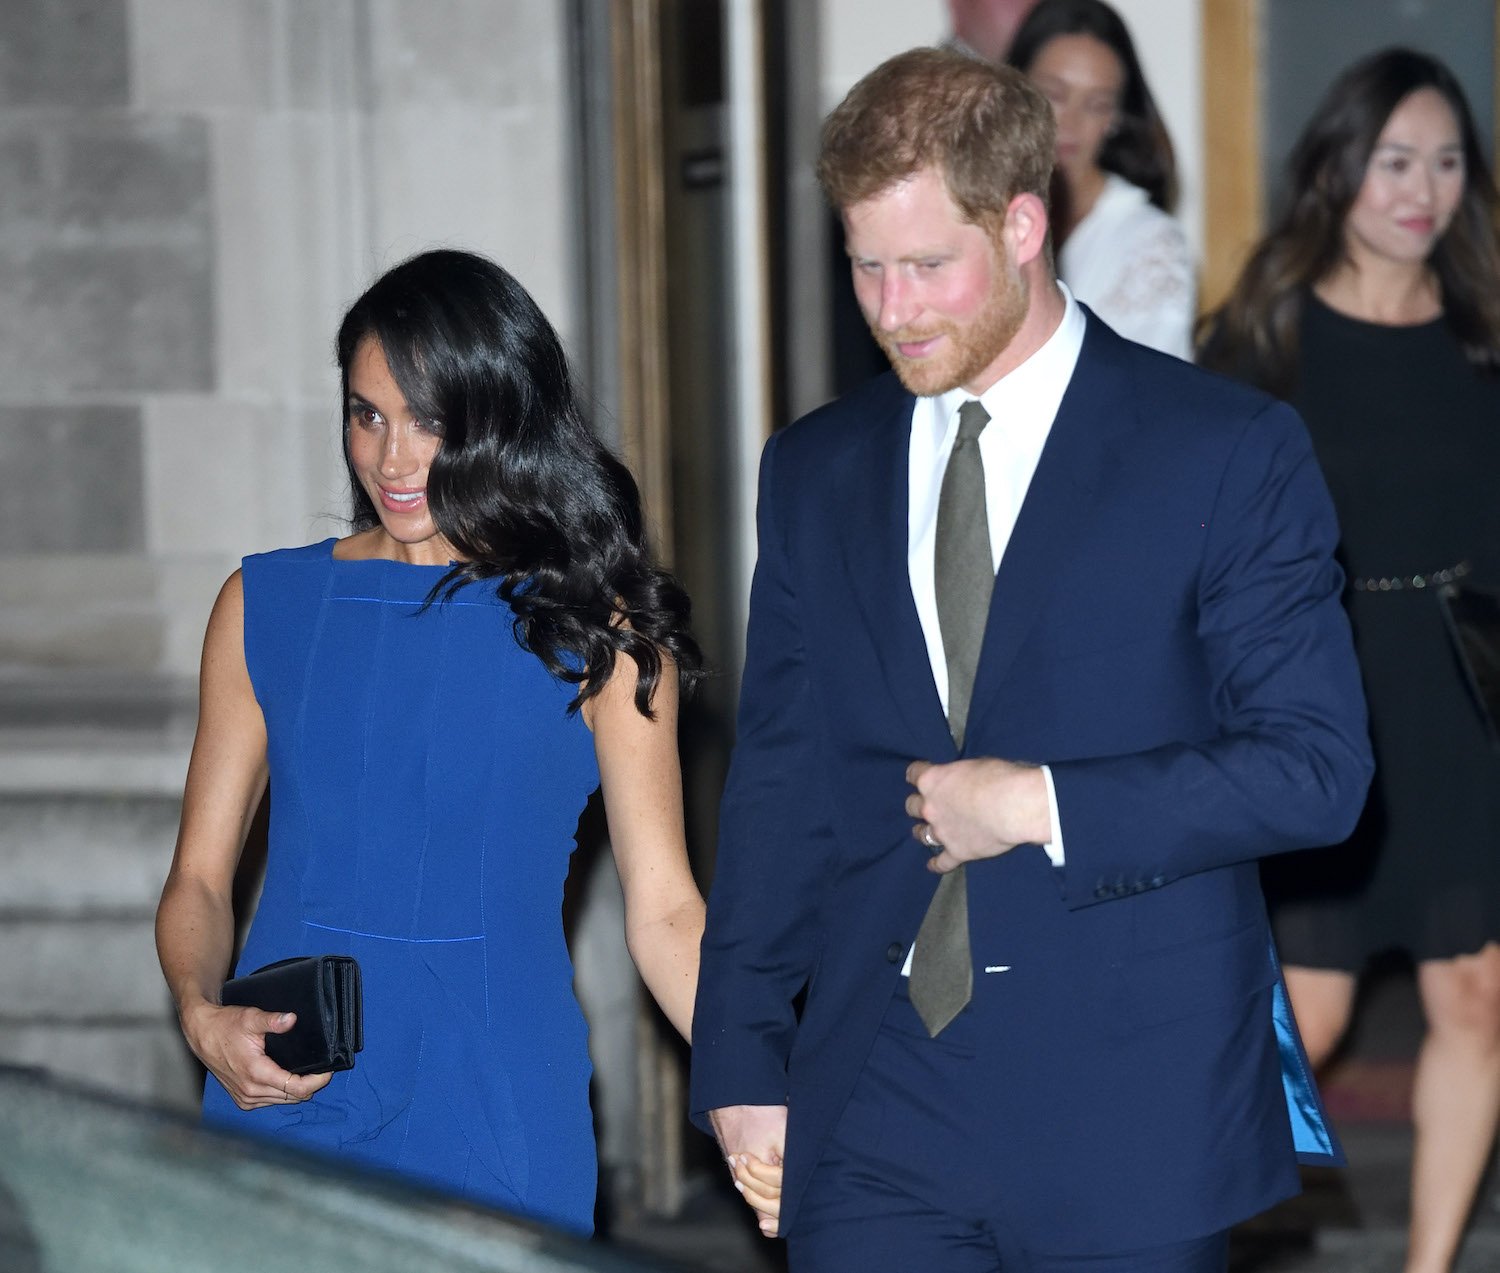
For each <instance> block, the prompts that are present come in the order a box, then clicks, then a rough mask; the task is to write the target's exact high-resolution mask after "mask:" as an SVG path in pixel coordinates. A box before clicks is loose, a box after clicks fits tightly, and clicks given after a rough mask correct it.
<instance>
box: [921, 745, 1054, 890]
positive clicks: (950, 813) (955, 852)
mask: <svg viewBox="0 0 1500 1273" xmlns="http://www.w3.org/2000/svg"><path fill="white" fill-rule="evenodd" d="M906 781H907V782H909V783H911V785H912V786H913V787H915V788H916V791H915V792H914V793H913V794H911V795H909V796H907V798H906V812H907V813H908V814H910V815H911V817H912V818H914V819H915V820H916V825H915V826H914V827H913V828H912V835H914V836H915V837H916V838H917V839H918V840H919V841H920V842H921V843H922V844H923V845H924V846H925V847H926V848H927V850H928V851H929V852H930V853H932V855H933V857H932V860H931V861H930V862H928V863H927V869H928V870H929V871H933V872H935V873H937V874H939V875H945V874H947V873H948V872H949V871H951V870H953V869H954V868H955V867H957V866H960V865H962V864H963V863H965V862H973V861H975V860H976V859H978V858H990V857H998V856H999V855H1000V854H1002V853H1009V852H1010V850H1011V849H1013V848H1015V847H1016V845H1018V844H1045V843H1046V842H1047V841H1048V840H1049V839H1051V837H1052V815H1051V812H1050V810H1049V808H1048V804H1047V781H1046V779H1045V778H1044V777H1043V775H1042V771H1041V770H1040V769H1038V768H1037V767H1036V766H1034V765H1018V764H1016V763H1015V762H1013V761H1009V760H995V759H990V758H985V759H982V760H956V761H953V762H952V763H951V764H946V765H934V764H933V763H932V762H931V761H927V760H914V761H912V763H911V764H910V765H908V766H907V767H906Z"/></svg>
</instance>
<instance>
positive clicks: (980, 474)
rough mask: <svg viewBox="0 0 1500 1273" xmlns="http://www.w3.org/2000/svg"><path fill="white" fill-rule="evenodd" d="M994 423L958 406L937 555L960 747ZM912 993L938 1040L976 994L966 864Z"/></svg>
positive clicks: (981, 582)
mask: <svg viewBox="0 0 1500 1273" xmlns="http://www.w3.org/2000/svg"><path fill="white" fill-rule="evenodd" d="M989 419H990V416H989V412H988V411H986V410H985V409H984V407H982V406H981V405H980V404H979V403H978V402H977V401H969V402H966V403H964V404H963V406H961V407H960V408H959V409H958V439H957V440H956V441H955V442H954V443H953V452H952V454H951V455H950V456H949V457H948V467H947V470H946V471H945V472H944V473H943V487H942V491H941V493H940V494H939V495H938V515H937V545H936V548H935V550H934V554H933V565H934V581H935V584H936V591H937V612H938V628H939V630H940V631H941V632H942V634H943V654H944V657H945V658H946V659H947V662H948V728H949V729H950V730H951V731H952V733H953V741H954V742H955V743H957V744H958V746H959V748H960V749H962V747H963V745H964V727H965V725H966V723H967V722H968V718H969V699H970V698H971V697H972V696H973V693H974V674H975V672H976V671H977V670H978V668H979V651H980V647H981V646H982V645H983V644H984V624H985V619H986V617H987V616H988V614H989V610H990V593H991V592H993V591H994V587H995V563H994V558H993V557H992V556H991V554H990V523H989V512H988V509H987V507H986V504H985V498H984V460H983V458H982V457H981V456H980V454H979V435H980V433H982V432H983V431H984V426H985V425H986V424H988V423H989ZM910 993H911V1001H912V1006H913V1007H915V1008H916V1010H917V1014H918V1015H919V1016H920V1017H921V1018H922V1024H923V1025H925V1026H926V1027H927V1033H928V1034H930V1035H932V1036H933V1037H934V1038H936V1037H937V1035H938V1034H940V1033H941V1032H942V1030H943V1029H944V1027H945V1026H947V1024H948V1023H949V1022H950V1021H952V1020H953V1018H954V1017H956V1016H957V1015H958V1014H959V1013H960V1012H961V1011H962V1010H963V1008H964V1005H965V1004H967V1003H968V1002H969V999H970V998H971V997H972V995H973V993H974V964H973V959H972V957H971V955H970V953H969V893H968V884H967V882H966V880H965V878H964V868H963V867H962V866H960V867H958V868H956V869H955V870H952V871H949V872H948V874H946V875H944V876H943V878H942V879H941V880H939V881H938V886H937V892H936V893H934V894H933V896H932V901H931V903H930V904H929V905H928V907H927V914H926V915H925V916H923V918H922V927H921V928H920V929H918V930H917V943H916V950H915V951H914V952H913V954H912V965H911V984H910Z"/></svg>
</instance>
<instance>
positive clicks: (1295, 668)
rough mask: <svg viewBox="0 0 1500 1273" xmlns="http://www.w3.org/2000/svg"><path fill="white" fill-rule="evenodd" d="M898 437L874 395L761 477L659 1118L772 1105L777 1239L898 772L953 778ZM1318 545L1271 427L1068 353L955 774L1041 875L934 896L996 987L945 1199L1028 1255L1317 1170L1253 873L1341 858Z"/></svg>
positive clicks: (1235, 396) (1182, 385) (882, 394)
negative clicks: (691, 962)
mask: <svg viewBox="0 0 1500 1273" xmlns="http://www.w3.org/2000/svg"><path fill="white" fill-rule="evenodd" d="M913 401H914V400H913V398H912V396H911V395H910V394H909V393H907V392H906V391H905V390H903V389H902V387H901V386H900V384H899V383H898V382H897V380H896V379H895V377H894V376H892V375H886V376H883V377H880V378H879V379H877V380H875V381H872V382H871V383H870V384H868V385H866V386H864V387H863V388H862V389H860V390H858V391H856V392H855V393H853V394H851V395H849V396H847V397H845V398H843V399H841V400H839V401H837V402H834V403H832V404H829V405H828V406H825V407H823V408H821V409H819V410H817V411H815V412H813V413H812V414H811V415H809V416H807V417H805V418H804V419H802V420H800V421H798V422H797V423H796V424H794V425H792V426H791V427H790V428H788V429H786V430H784V431H782V432H781V433H779V434H777V435H776V436H775V437H773V438H772V439H771V441H770V442H769V443H768V445H767V446H766V449H765V454H764V457H763V459H762V466H761V485H760V501H759V510H758V522H759V540H760V549H759V551H760V556H759V561H758V564H757V566H756V573H755V581H754V585H753V588H752V593H751V603H750V627H749V636H748V648H747V655H746V664H745V672H744V684H743V693H742V699H741V705H740V715H739V723H738V741H737V744H736V748H735V752H734V757H733V761H732V764H731V769H730V774H729V779H728V783H727V787H726V791H725V796H724V803H723V808H722V815H721V829H720V840H719V848H718V863H717V868H716V873H715V879H714V882H713V888H712V891H711V896H710V901H709V908H708V926H707V930H706V934H705V937H704V941H703V962H702V972H701V976H700V981H699V989H698V1000H697V1008H696V1014H695V1018H694V1027H693V1045H694V1046H693V1073H692V1110H693V1111H694V1113H695V1116H696V1117H697V1118H698V1119H699V1121H700V1122H701V1121H702V1114H703V1112H704V1111H707V1110H710V1109H713V1108H716V1107H719V1106H724V1105H732V1104H780V1103H786V1104H787V1105H788V1107H789V1121H788V1130H787V1141H786V1177H785V1186H784V1194H783V1199H782V1231H783V1232H784V1233H785V1232H787V1231H789V1230H792V1229H795V1227H796V1225H797V1209H798V1202H799V1199H800V1197H801V1194H802V1190H803V1188H804V1187H805V1184H806V1181H807V1178H808V1174H809V1172H810V1171H811V1170H812V1168H813V1166H814V1165H815V1164H816V1162H817V1160H818V1158H819V1156H820V1154H821V1152H822V1150H823V1147H824V1145H825V1144H826V1141H827V1138H828V1136H829V1133H830V1131H831V1130H832V1127H833V1125H834V1123H835V1121H836V1120H837V1119H838V1117H839V1115H840V1113H841V1112H842V1110H843V1108H844V1105H845V1103H846V1101H847V1099H848V1096H849V1093H850V1090H851V1088H852V1087H853V1084H854V1081H855V1078H856V1077H857V1075H858V1073H859V1070H860V1067H861V1065H862V1064H863V1061H864V1058H865V1056H866V1055H867V1054H868V1051H869V1049H870V1046H871V1043H872V1041H873V1039H874V1036H875V1032H876V1030H877V1028H878V1027H879V1024H880V1021H881V1018H882V1015H883V1013H884V1012H885V1010H886V1008H887V1007H888V1005H889V1002H890V999H891V995H892V992H893V991H894V989H895V988H896V985H897V978H898V977H899V975H900V966H901V963H902V961H903V960H904V958H905V954H906V951H907V949H908V947H909V946H910V944H911V942H912V940H913V939H914V937H915V935H916V931H917V928H918V926H919V924H920V922H921V919H922V915H923V913H924V912H925V910H926V908H927V904H928V901H929V900H930V898H931V896H932V893H933V890H934V888H935V887H936V883H937V879H936V877H935V876H934V875H932V874H930V873H929V872H928V871H927V870H926V867H925V861H926V858H927V852H926V850H924V849H923V848H922V846H921V845H919V844H918V843H917V841H916V840H914V839H913V838H912V834H911V830H912V819H911V818H910V817H908V816H907V814H906V813H905V811H904V807H903V802H904V800H905V798H906V796H907V794H908V793H909V790H910V789H909V788H908V786H907V784H906V781H905V778H904V771H905V769H906V766H907V764H908V763H909V762H910V761H911V760H913V759H917V758H921V759H928V760H933V761H950V760H954V759H956V758H957V755H958V753H956V752H955V749H954V744H953V741H952V738H951V737H950V735H949V732H948V727H947V723H946V720H945V718H944V714H943V709H942V706H941V704H940V702H939V699H938V695H937V691H936V688H935V686H934V684H933V679H932V674H931V669H930V665H929V663H928V656H927V648H926V645H925V643H924V641H923V636H922V630H921V626H920V623H919V621H918V618H917V612H916V608H915V605H914V602H913V600H912V594H911V587H910V582H909V578H908V573H907V525H906V506H907V448H908V434H909V429H910V424H911V415H912V407H913ZM996 423H997V424H999V425H1000V427H1004V421H997V422H996ZM992 427H994V426H992ZM1337 538H1338V533H1337V528H1336V525H1335V521H1334V514H1333V509H1332V506H1331V504H1330V502H1329V499H1328V495H1327V491H1326V489H1325V486H1324V483H1323V480H1322V476H1321V474H1320V472H1319V470H1318V468H1317V465H1316V463H1315V461H1314V458H1313V453H1312V449H1311V447H1310V445H1309V442H1308V439H1307V436H1306V434H1305V431H1304V429H1303V426H1302V424H1301V422H1300V420H1299V419H1298V418H1297V416H1296V414H1295V413H1294V412H1293V411H1292V410H1291V408H1289V407H1287V406H1286V405H1284V404H1282V403H1279V402H1276V401H1274V400H1272V399H1270V398H1268V397H1265V396H1264V395H1262V394H1259V393H1257V392H1255V391H1254V390H1250V389H1247V388H1245V387H1243V386H1239V385H1236V384H1232V383H1230V382H1228V381H1226V380H1223V379H1220V378H1218V377H1215V376H1211V375H1209V374H1207V373H1205V372H1202V371H1199V370H1198V369H1196V368H1193V367H1191V366H1189V365H1187V364H1185V363H1183V362H1180V361H1178V360H1176V359H1173V358H1169V357H1167V356H1164V355H1160V354H1157V353H1154V352H1152V351H1150V350H1147V349H1145V348H1143V347H1141V346H1139V345H1135V344H1132V343H1130V342H1127V341H1125V340H1122V339H1121V338H1120V337H1118V336H1116V335H1115V334H1114V333H1113V332H1112V331H1110V330H1109V328H1107V327H1106V326H1105V325H1104V324H1102V323H1101V322H1099V321H1098V320H1097V319H1095V318H1094V317H1093V316H1092V315H1090V316H1089V319H1088V328H1087V333H1086V336H1085V339H1084V344H1083V349H1082V352H1081V355H1080V358H1079V362H1078V365H1077V368H1076V370H1075V372H1074V375H1073V379H1072V382H1071V383H1070V385H1069V387H1068V390H1067V393H1066V395H1065V397H1064V398H1063V401H1062V405H1061V408H1060V410H1059V412H1058V415H1057V418H1056V421H1055V423H1054V424H1053V427H1052V431H1051V434H1050V436H1049V438H1048V440H1047V443H1046V446H1045V449H1044V450H1043V453H1042V456H1041V460H1040V463H1039V465H1038V467H1037V470H1036V474H1035V476H1034V478H1033V480H1032V483H1031V486H1030V489H1029V491H1028V493H1027V495H1026V499H1025V502H1024V505H1023V507H1022V509H1021V513H1020V516H1019V519H1018V520H1017V523H1016V526H1015V530H1014V533H1013V536H1012V538H1011V540H1010V543H1009V545H1008V546H1007V548H1006V550H1005V554H1004V558H1003V560H1002V562H1001V565H1000V569H999V572H998V574H997V576H996V582H995V590H994V598H993V603H992V607H991V610H990V615H989V620H988V627H987V629H986V633H985V641H984V648H983V653H982V656H981V661H980V665H979V670H978V675H977V680H976V684H975V687H974V694H973V699H972V702H971V706H970V711H969V719H968V729H967V739H966V743H965V748H964V752H963V754H964V755H968V756H1000V757H1005V758H1007V759H1012V760H1021V761H1031V762H1036V763H1046V764H1049V765H1050V766H1051V768H1052V775H1053V779H1054V782H1055V785H1056V792H1057V800H1058V807H1059V816H1060V820H1061V827H1062V834H1063V841H1064V845H1065V850H1066V863H1065V865H1064V866H1063V867H1061V868H1057V867H1054V866H1052V864H1051V863H1050V861H1049V860H1048V858H1047V857H1046V855H1045V854H1044V853H1043V851H1042V849H1041V848H1040V847H1039V846H1036V845H1022V846H1019V847H1017V848H1016V849H1014V850H1012V851H1011V852H1010V853H1008V854H1005V855H1003V856H1001V857H998V858H995V859H990V860H986V861H982V862H979V863H977V864H971V865H970V867H969V868H968V875H969V906H970V928H971V939H972V942H973V945H974V950H975V958H976V962H977V963H979V964H981V965H986V964H994V965H1003V966H1008V967H1009V968H1010V971H1009V972H1008V973H1006V974H1005V977H1004V980H1003V982H997V983H995V984H997V985H999V986H1001V987H1002V991H1003V994H1004V995H1005V996H1006V998H1005V1000H1004V1011H1003V1012H1002V1013H1001V1018H1002V1019H1003V1020H1004V1022H1005V1023H1006V1031H1005V1036H1004V1040H1003V1044H1001V1045H998V1046H995V1047H993V1048H991V1049H989V1050H987V1051H986V1052H985V1054H984V1055H982V1056H981V1058H980V1061H981V1063H982V1064H986V1065H991V1066H993V1072H994V1079H995V1081H994V1084H993V1086H992V1087H991V1088H990V1091H992V1093H993V1099H994V1101H995V1102H996V1103H997V1104H996V1110H995V1111H994V1112H995V1113H997V1114H998V1115H999V1116H1000V1117H1001V1118H1002V1121H1003V1122H1004V1125H1005V1126H1006V1127H1007V1128H1009V1129H1010V1130H1009V1135H1008V1136H1007V1139H1006V1143H1003V1144H996V1145H986V1146H977V1147H976V1151H977V1161H982V1162H984V1164H985V1169H986V1170H989V1171H992V1172H994V1173H995V1174H996V1177H997V1179H999V1181H1000V1182H1001V1184H1002V1186H1003V1189H1004V1196H1005V1197H1006V1198H1007V1200H1008V1203H1007V1207H1008V1210H1010V1211H1011V1212H1012V1213H1013V1214H1014V1215H1015V1217H1016V1220H1017V1223H1018V1225H1019V1226H1020V1229H1021V1236H1022V1237H1023V1238H1025V1239H1029V1240H1032V1241H1035V1242H1037V1243H1038V1244H1039V1245H1040V1246H1042V1247H1043V1248H1045V1249H1052V1250H1072V1251H1079V1252H1086V1251H1091V1250H1098V1251H1110V1250H1119V1249H1130V1248H1132V1247H1134V1246H1149V1245H1154V1244H1159V1243H1165V1242H1171V1241H1177V1240H1183V1239H1186V1238H1188V1237H1192V1236H1196V1235H1199V1234H1203V1233H1206V1232H1209V1231H1212V1230H1216V1229H1221V1228H1225V1227H1227V1226H1228V1225H1230V1224H1232V1223H1234V1222H1236V1221H1238V1220H1240V1219H1242V1218H1244V1217H1245V1216H1247V1215H1250V1214H1253V1213H1254V1212H1256V1211H1258V1210H1261V1209H1263V1208H1265V1207H1266V1206H1268V1205H1270V1204H1271V1203H1273V1202H1275V1201H1277V1200H1279V1199H1280V1198H1283V1197H1286V1196H1288V1195H1290V1194H1291V1193H1294V1192H1295V1191H1296V1189H1297V1187H1298V1186H1297V1173H1296V1166H1295V1163H1296V1158H1295V1152H1296V1149H1302V1148H1305V1149H1309V1150H1312V1151H1313V1152H1314V1154H1316V1152H1317V1150H1319V1149H1320V1148H1321V1150H1322V1151H1324V1152H1325V1153H1327V1154H1328V1155H1331V1156H1336V1155H1337V1152H1338V1151H1337V1149H1336V1147H1335V1146H1334V1145H1333V1144H1332V1141H1331V1137H1328V1136H1327V1133H1326V1131H1323V1130H1321V1129H1320V1125H1319V1116H1320V1110H1319V1109H1318V1108H1317V1104H1316V1093H1315V1091H1314V1090H1313V1089H1312V1088H1311V1084H1310V1083H1309V1082H1308V1081H1307V1076H1306V1073H1305V1069H1302V1068H1301V1067H1304V1066H1305V1062H1304V1061H1303V1060H1302V1057H1301V1049H1300V1044H1299V1043H1298V1042H1297V1040H1296V1035H1295V1030H1294V1028H1292V1027H1291V1026H1290V1023H1289V1020H1287V1018H1286V1014H1285V1002H1284V990H1283V988H1282V987H1281V985H1280V981H1279V973H1278V970H1277V968H1276V965H1275V956H1274V952H1273V949H1272V945H1271V938H1270V931H1269V928H1268V925H1267V921H1266V914H1265V907H1264V902H1263V900H1262V897H1261V892H1260V886H1259V880H1258V871H1257V860H1258V859H1259V858H1260V857H1262V856H1264V855H1266V854H1271V853H1279V852H1282V851H1284V850H1288V849H1296V848H1301V847H1307V846H1311V845H1317V844H1326V843H1332V842H1335V841H1338V840H1340V839H1342V838H1343V837H1344V836H1346V835H1347V834H1348V832H1349V831H1350V829H1351V828H1352V826H1353V824H1354V821H1355V819H1356V818H1357V816H1358V813H1359V810H1360V808H1361V805H1362V803H1363V800H1364V795H1365V790H1366V787H1367V785H1368V783H1369V779H1370V774H1371V769H1372V762H1371V759H1370V752H1369V747H1368V742H1367V738H1366V723H1365V714H1364V702H1363V698H1362V695H1361V690H1360V684H1359V674H1358V671H1357V668H1356V664H1355V660H1354V654H1353V650H1352V646H1351V641H1350V637H1349V631H1348V625H1347V623H1346V621H1345V618H1344V614H1343V611H1342V609H1341V606H1340V601H1339V596H1340V591H1341V588H1342V576H1341V574H1340V571H1339V569H1338V567H1337V566H1336V565H1335V563H1334V559H1333V552H1334V546H1335V543H1336V541H1337ZM986 989H987V990H988V989H989V983H988V982H987V983H986ZM804 995H805V998H800V1000H799V997H800V996H804ZM1273 1009H1277V1010H1279V1011H1277V1012H1275V1013H1274V1014H1273ZM1273 1015H1274V1016H1276V1017H1277V1018H1278V1020H1277V1023H1276V1024H1275V1025H1273ZM1278 1035H1279V1036H1280V1037H1279V1038H1278ZM1299 1069H1301V1072H1299ZM1294 1124H1296V1125H1297V1126H1298V1127H1299V1129H1300V1130H1301V1131H1304V1132H1306V1133H1307V1138H1306V1139H1305V1140H1304V1139H1302V1138H1300V1137H1299V1143H1298V1144H1297V1145H1296V1146H1294V1141H1293V1127H1294Z"/></svg>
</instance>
